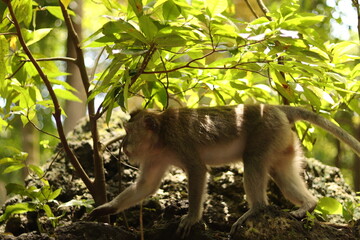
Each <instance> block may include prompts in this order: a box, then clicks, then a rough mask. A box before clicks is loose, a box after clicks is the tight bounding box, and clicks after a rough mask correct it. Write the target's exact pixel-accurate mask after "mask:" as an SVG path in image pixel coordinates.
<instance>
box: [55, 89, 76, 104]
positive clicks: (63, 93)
mask: <svg viewBox="0 0 360 240" xmlns="http://www.w3.org/2000/svg"><path fill="white" fill-rule="evenodd" d="M54 92H55V94H56V96H57V97H58V98H61V99H64V100H69V101H74V102H82V101H81V100H80V99H79V98H78V97H77V96H75V95H74V94H73V93H72V92H70V91H68V90H64V89H60V88H57V89H54Z"/></svg>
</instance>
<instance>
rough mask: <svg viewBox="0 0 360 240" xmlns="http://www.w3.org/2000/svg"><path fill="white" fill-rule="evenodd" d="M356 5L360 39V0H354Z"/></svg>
mask: <svg viewBox="0 0 360 240" xmlns="http://www.w3.org/2000/svg"><path fill="white" fill-rule="evenodd" d="M352 2H353V4H354V7H355V8H356V13H357V19H358V24H357V29H358V36H359V40H360V4H359V1H358V0H352Z"/></svg>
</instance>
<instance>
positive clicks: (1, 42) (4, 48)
mask: <svg viewBox="0 0 360 240" xmlns="http://www.w3.org/2000/svg"><path fill="white" fill-rule="evenodd" d="M8 49H9V44H8V42H7V41H6V39H5V36H3V35H0V69H1V71H0V89H2V85H3V84H4V82H5V81H3V79H5V76H6V74H7V70H6V65H5V56H6V54H7V53H8Z"/></svg>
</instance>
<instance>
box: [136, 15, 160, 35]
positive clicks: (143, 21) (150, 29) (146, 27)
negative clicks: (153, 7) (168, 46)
mask: <svg viewBox="0 0 360 240" xmlns="http://www.w3.org/2000/svg"><path fill="white" fill-rule="evenodd" d="M139 26H140V29H141V31H142V32H143V33H144V35H145V37H146V38H147V39H149V40H153V39H154V37H155V36H156V34H157V33H158V31H159V30H158V28H157V27H156V25H155V24H154V21H153V20H152V19H151V18H150V17H149V16H145V15H144V16H141V17H140V18H139Z"/></svg>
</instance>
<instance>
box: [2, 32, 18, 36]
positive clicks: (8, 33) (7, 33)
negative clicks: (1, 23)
mask: <svg viewBox="0 0 360 240" xmlns="http://www.w3.org/2000/svg"><path fill="white" fill-rule="evenodd" d="M0 35H4V36H6V35H17V33H13V32H6V33H0Z"/></svg>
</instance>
